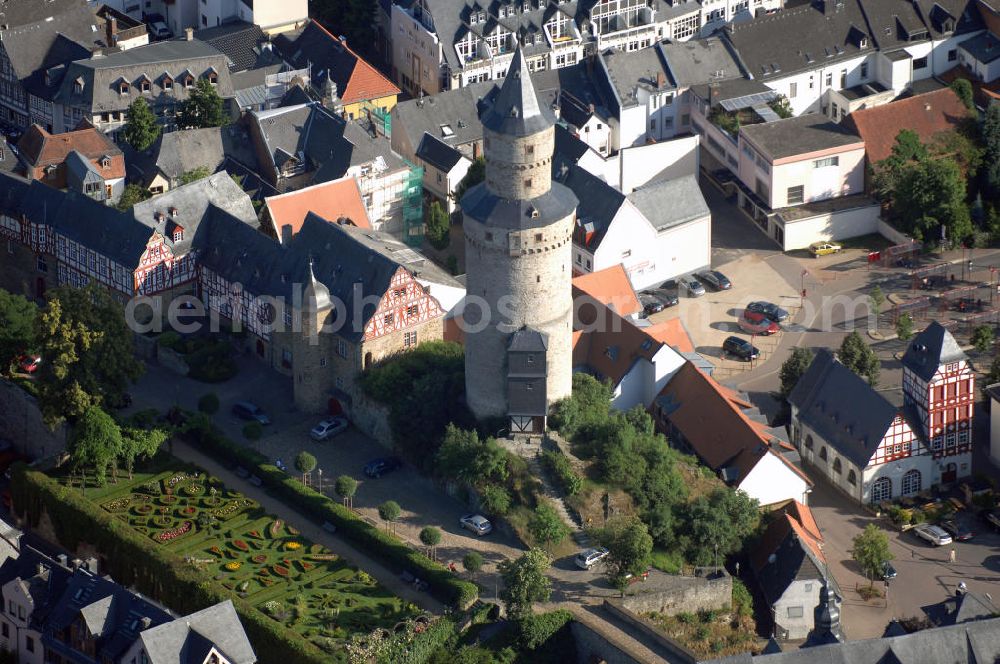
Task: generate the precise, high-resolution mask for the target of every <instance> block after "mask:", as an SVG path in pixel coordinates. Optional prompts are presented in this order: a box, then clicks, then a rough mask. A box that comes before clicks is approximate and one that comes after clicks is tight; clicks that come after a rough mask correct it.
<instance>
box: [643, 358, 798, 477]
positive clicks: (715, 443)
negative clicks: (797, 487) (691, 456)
mask: <svg viewBox="0 0 1000 664" xmlns="http://www.w3.org/2000/svg"><path fill="white" fill-rule="evenodd" d="M660 396H661V398H662V397H667V398H668V399H669V401H670V402H671V404H672V407H673V410H671V411H670V412H669V413H668V414H667V417H668V418H669V420H670V422H671V424H672V425H673V426H674V427H675V428H676V429H677V430H678V431H679V432H680V433H681V435H683V436H684V439H685V441H686V442H687V443H688V444H689V445H690V446H691V447H692V448H693V449H694V451H695V453H696V454H697V455H698V456H699V457H700V458H701V459H702V461H704V462H705V464H706V465H708V466H709V467H710V468H712V470H715V471H717V472H718V471H721V470H722V469H723V468H728V469H731V470H733V471H735V473H736V478H735V479H736V482H737V483H739V482H742V481H743V480H744V479H745V478H746V477H747V476H748V475H749V474H750V471H751V470H752V469H753V468H754V466H756V465H757V462H758V461H760V459H761V458H763V456H764V455H765V454H773V455H775V456H776V457H777V458H778V459H780V460H781V461H782V463H784V464H785V466H786V467H787V468H788V469H789V470H791V471H792V472H793V473H795V474H796V475H798V476H799V477H800V478H802V479H803V480H805V481H806V483H807V484H809V485H812V482H811V481H810V480H809V478H808V477H806V475H805V474H804V473H803V472H802V471H801V470H799V469H798V468H796V467H795V465H794V464H792V463H791V462H790V461H788V459H786V458H785V457H784V456H782V455H781V454H780V453H779V452H778V451H777V450H776V449H773V448H772V445H775V446H780V445H778V443H777V441H774V440H773V439H772V438H771V437H770V436H768V435H766V433H765V427H763V426H762V425H761V424H759V423H757V422H754V421H753V420H751V419H750V418H749V417H747V415H746V413H744V412H743V411H744V409H746V408H750V407H751V404H749V403H748V402H746V401H745V400H743V399H741V398H740V397H739V396H738V395H737V394H736V393H735V392H734V391H733V390H731V389H729V388H727V387H723V386H722V385H719V383H717V382H716V381H715V379H714V378H712V377H711V376H709V375H708V374H706V373H704V372H702V371H701V370H700V369H698V367H696V366H695V365H694V364H692V363H691V362H686V363H685V364H684V366H682V367H681V368H680V369H679V370H678V371H677V373H676V374H675V375H674V377H673V378H671V379H670V382H669V383H667V386H666V387H665V388H663V391H662V392H660Z"/></svg>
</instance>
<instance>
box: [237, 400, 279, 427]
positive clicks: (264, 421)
mask: <svg viewBox="0 0 1000 664" xmlns="http://www.w3.org/2000/svg"><path fill="white" fill-rule="evenodd" d="M233 415H235V416H236V417H238V418H240V419H241V420H251V421H254V422H257V423H259V424H261V425H263V426H267V425H268V424H270V423H271V418H270V417H268V416H267V413H265V412H264V411H263V410H261V408H260V406H258V405H257V404H255V403H252V402H250V401H237V402H236V403H234V404H233Z"/></svg>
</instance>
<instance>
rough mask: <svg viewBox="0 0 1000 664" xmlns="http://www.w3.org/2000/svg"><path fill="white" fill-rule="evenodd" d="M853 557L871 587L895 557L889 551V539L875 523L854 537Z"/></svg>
mask: <svg viewBox="0 0 1000 664" xmlns="http://www.w3.org/2000/svg"><path fill="white" fill-rule="evenodd" d="M851 556H852V557H853V558H854V561H855V562H856V563H857V564H858V565H859V566H860V567H861V570H862V571H863V572H864V573H865V576H867V577H868V579H869V581H870V582H871V583H870V585H874V583H875V577H876V576H878V575H880V574H881V573H882V568H883V567H884V566H885V564H886V563H887V562H889V561H890V560H892V559H893V557H894V556H893V555H892V552H891V551H889V538H888V537H886V534H885V533H884V532H883V531H882V530H881V529H880V528H879V527H878V526H876V525H875V524H874V523H869V524H868V525H867V526H865V529H864V530H863V531H861V533H859V534H858V535H856V536H855V537H854V546H853V547H852V548H851Z"/></svg>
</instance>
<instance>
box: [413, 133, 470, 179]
mask: <svg viewBox="0 0 1000 664" xmlns="http://www.w3.org/2000/svg"><path fill="white" fill-rule="evenodd" d="M416 156H417V158H418V159H420V160H421V161H423V162H424V163H426V164H430V165H431V166H433V167H434V168H436V169H437V170H439V171H443V172H445V173H448V172H450V171H451V169H453V168H455V164H457V163H458V162H460V161H461V160H462V153H461V152H459V151H458V150H456V149H455V148H453V147H451V146H450V145H448V144H447V143H445V142H444V141H442V140H440V139H439V138H437V137H436V136H433V135H431V134H427V133H425V134H424V135H423V137H421V139H420V145H418V146H417V152H416Z"/></svg>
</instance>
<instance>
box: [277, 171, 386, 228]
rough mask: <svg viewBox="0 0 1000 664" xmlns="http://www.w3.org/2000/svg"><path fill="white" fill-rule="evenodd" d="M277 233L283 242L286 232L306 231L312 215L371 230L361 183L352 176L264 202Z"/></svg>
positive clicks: (298, 190)
mask: <svg viewBox="0 0 1000 664" xmlns="http://www.w3.org/2000/svg"><path fill="white" fill-rule="evenodd" d="M264 200H265V202H264V205H265V206H266V207H267V212H268V215H269V216H270V220H271V223H272V225H273V229H274V232H275V234H276V235H277V237H278V238H281V236H282V232H283V230H282V229H283V228H284V227H285V226H289V227H290V229H291V232H292V234H295V233H297V232H298V231H299V229H301V228H302V224H303V222H304V221H305V220H306V217H307V216H308V215H309V213H310V212H314V213H316V214H317V215H319V216H320V217H322V218H324V219H329V220H330V221H332V222H334V223H340V220H344V221H345V222H346V221H350V223H352V224H354V225H355V226H358V227H359V228H368V229H370V228H371V222H370V221H369V220H368V212H367V211H366V210H365V204H364V201H363V200H362V198H361V190H360V189H358V182H357V180H355V179H354V178H353V177H351V176H347V177H344V178H341V179H339V180H331V181H330V182H324V183H322V184H316V185H313V186H311V187H305V188H304V189H297V190H295V191H291V192H288V193H285V194H280V195H278V196H269V197H268V198H266V199H264Z"/></svg>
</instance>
